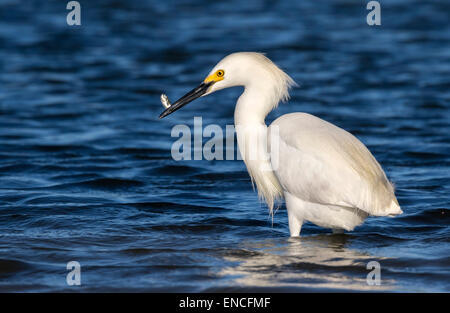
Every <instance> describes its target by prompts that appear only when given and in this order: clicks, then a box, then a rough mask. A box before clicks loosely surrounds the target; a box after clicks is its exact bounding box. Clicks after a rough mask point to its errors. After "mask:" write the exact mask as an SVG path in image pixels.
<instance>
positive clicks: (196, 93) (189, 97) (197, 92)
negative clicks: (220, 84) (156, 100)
mask: <svg viewBox="0 0 450 313" xmlns="http://www.w3.org/2000/svg"><path fill="white" fill-rule="evenodd" d="M213 83H214V82H212V81H211V82H207V83H205V82H203V83H201V84H200V85H199V86H198V87H196V88H194V89H192V90H191V91H189V92H188V93H187V94H185V95H184V96H183V97H181V98H180V99H178V100H177V101H176V102H175V103H173V104H170V102H169V99H168V98H167V96H166V95H165V94H162V95H161V103H162V105H163V106H164V107H166V106H167V108H166V109H165V110H164V112H162V113H161V115H159V118H163V117H165V116H167V115H169V114H171V113H173V112H175V111H176V110H178V109H180V108H182V107H183V106H185V105H186V104H188V103H189V102H191V101H194V100H195V99H197V98H199V97H201V96H203V95H204V94H205V93H206V92H207V91H208V88H209V87H210V86H211V85H212V84H213Z"/></svg>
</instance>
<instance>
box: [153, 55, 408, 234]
mask: <svg viewBox="0 0 450 313" xmlns="http://www.w3.org/2000/svg"><path fill="white" fill-rule="evenodd" d="M293 85H295V82H294V81H293V80H292V79H291V78H290V77H289V76H288V75H287V74H286V73H284V72H283V71H282V70H281V69H280V68H279V67H277V66H276V65H275V64H274V63H273V62H272V61H270V60H269V59H268V58H267V57H265V56H264V55H262V54H260V53H255V52H240V53H233V54H230V55H228V56H227V57H225V58H224V59H222V60H221V61H220V62H219V63H218V64H217V65H216V66H215V67H214V68H213V69H212V70H211V72H210V73H209V75H208V76H207V77H206V78H205V80H204V81H203V82H202V83H201V84H200V85H199V86H198V87H197V88H195V89H193V90H192V91H190V92H189V93H187V94H186V95H185V96H183V97H182V98H180V99H179V100H178V101H176V102H175V103H173V104H170V102H169V101H168V99H167V97H165V96H164V97H163V98H162V99H164V100H163V105H164V106H165V107H166V110H165V111H164V112H163V113H161V115H160V118H163V117H165V116H167V115H169V114H171V113H173V112H175V111H176V110H178V109H179V108H181V107H183V106H184V105H186V104H188V103H189V102H191V101H193V100H195V99H196V98H198V97H201V96H205V95H209V94H211V93H213V92H215V91H217V90H220V89H224V88H228V87H234V86H244V87H245V89H244V92H243V93H242V95H241V96H240V97H239V99H238V101H237V103H236V108H235V111H234V120H235V126H236V133H237V139H238V145H239V149H240V151H241V154H242V157H243V160H244V162H245V164H246V166H247V170H248V172H249V174H250V177H251V178H252V181H253V182H254V184H255V185H256V187H257V189H258V193H259V194H260V196H261V197H262V198H263V199H264V200H265V202H266V203H267V205H268V207H269V209H270V211H271V213H272V214H273V206H274V203H275V201H276V200H277V199H281V198H284V199H285V202H286V208H287V213H288V219H289V231H290V234H291V236H299V235H300V230H301V227H302V224H303V223H304V222H305V221H310V222H312V223H314V224H316V225H318V226H321V227H325V228H330V229H332V230H333V232H338V233H339V232H342V231H351V230H353V229H354V228H355V227H356V226H358V225H360V224H361V223H363V222H364V220H365V219H366V218H367V217H368V216H369V215H371V216H395V215H398V214H401V213H403V212H402V210H401V209H400V206H399V204H398V201H397V199H396V197H395V194H394V188H393V186H392V184H391V183H390V182H389V180H388V179H387V177H386V174H385V173H384V171H383V169H382V168H381V166H380V164H379V163H378V162H377V161H376V160H375V158H374V157H373V155H372V154H371V153H370V151H369V150H368V149H367V148H366V146H365V145H364V144H362V143H361V142H360V141H359V140H358V139H357V138H356V137H355V136H353V135H352V134H350V133H349V132H347V131H345V130H343V129H341V128H339V127H337V126H335V125H333V124H331V123H328V122H326V121H324V120H322V119H320V118H318V117H315V116H312V115H310V114H306V113H290V114H285V115H282V116H280V117H279V118H277V119H276V120H275V121H274V122H273V123H272V124H271V125H270V126H269V127H267V125H266V124H265V121H264V120H265V118H266V116H267V115H268V114H269V112H270V111H272V110H273V109H274V108H275V107H277V106H278V103H279V102H280V101H283V102H285V101H287V100H288V99H289V89H290V87H291V86H293ZM268 147H269V148H271V149H267V148H268ZM252 152H253V153H252Z"/></svg>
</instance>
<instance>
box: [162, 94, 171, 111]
mask: <svg viewBox="0 0 450 313" xmlns="http://www.w3.org/2000/svg"><path fill="white" fill-rule="evenodd" d="M161 103H162V105H163V107H164V108H165V109H168V108H169V107H170V106H171V105H172V104H171V103H170V101H169V98H168V97H167V96H166V95H165V94H164V93H163V94H162V95H161Z"/></svg>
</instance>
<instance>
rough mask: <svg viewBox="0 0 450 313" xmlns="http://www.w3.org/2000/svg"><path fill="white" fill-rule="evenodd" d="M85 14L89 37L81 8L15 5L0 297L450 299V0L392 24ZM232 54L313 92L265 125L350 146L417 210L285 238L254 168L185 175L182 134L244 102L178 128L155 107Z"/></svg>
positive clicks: (270, 15) (285, 4) (320, 7)
mask: <svg viewBox="0 0 450 313" xmlns="http://www.w3.org/2000/svg"><path fill="white" fill-rule="evenodd" d="M80 2H81V6H82V20H81V22H82V25H81V26H74V27H69V26H67V24H66V14H67V12H68V11H67V10H66V8H65V7H66V4H67V1H36V0H35V1H26V2H23V1H14V0H3V1H1V2H0V291H38V292H41V291H250V290H252V291H258V290H264V291H324V290H325V291H331V290H332V291H345V290H370V291H408V292H410V291H427V292H433V291H447V292H448V291H450V271H449V265H450V245H449V242H450V236H449V230H450V229H449V222H450V218H449V215H450V209H449V208H450V196H449V194H450V184H449V178H450V171H449V169H450V157H449V151H450V136H449V133H450V20H449V12H450V3H449V2H448V1H427V2H424V1H419V0H415V1H411V0H397V1H380V2H381V7H382V20H381V21H382V25H381V26H378V27H377V26H372V27H369V26H368V25H367V24H366V14H367V13H368V11H367V10H366V9H365V5H366V2H365V1H317V0H315V1H240V0H233V1H206V0H201V1H187V0H186V1H181V0H179V1H142V0H135V1H115V0H103V1H83V0H81V1H80ZM235 51H259V52H265V53H267V56H268V57H269V58H271V59H272V60H274V61H275V62H276V63H277V64H279V65H280V66H281V67H282V68H283V69H285V70H286V71H287V72H288V73H289V74H290V75H291V76H292V77H293V78H294V79H295V80H296V81H297V82H298V83H299V84H300V88H296V89H294V90H293V91H292V94H291V95H292V99H291V101H290V102H289V103H285V104H282V105H280V107H279V108H278V109H277V110H275V111H274V112H272V113H271V114H270V116H269V117H268V119H267V121H268V122H270V121H272V120H273V119H275V118H276V117H277V116H279V115H281V114H285V113H288V112H295V111H302V112H308V113H311V114H314V115H316V116H318V117H320V118H323V119H325V120H327V121H330V122H332V123H334V124H336V125H338V126H340V127H342V128H344V129H346V130H348V131H350V132H352V133H353V134H355V135H356V136H357V137H358V138H360V139H361V140H362V141H363V142H364V143H365V144H366V145H367V146H368V147H369V149H370V150H371V151H372V153H373V154H374V155H375V157H376V158H377V159H378V161H379V162H380V163H381V164H382V166H383V168H384V169H385V171H386V173H387V175H388V177H389V178H390V179H391V180H392V181H393V182H394V183H395V185H396V193H397V196H398V200H399V202H400V204H401V206H402V209H403V210H404V212H405V213H404V214H403V215H402V216H400V217H397V218H394V219H390V218H370V219H369V220H368V221H367V222H366V223H365V224H363V225H362V226H361V227H358V228H356V230H355V231H354V232H351V233H346V234H344V235H333V234H331V233H330V232H329V231H327V230H324V229H321V228H318V227H316V226H314V225H312V224H306V225H305V226H304V227H303V230H302V235H303V236H302V237H301V238H300V239H290V238H289V232H288V225H287V216H286V210H285V207H284V206H282V207H280V209H279V210H278V211H277V213H276V214H275V216H274V219H273V223H272V220H271V218H270V217H269V215H268V211H267V208H266V207H264V205H262V204H261V203H260V202H259V201H258V198H257V195H256V193H255V192H254V191H253V190H252V186H251V182H250V179H249V177H248V174H247V172H246V169H245V166H244V164H243V163H242V162H241V161H238V160H236V161H207V160H201V161H179V162H177V161H174V160H173V159H172V157H171V153H170V148H171V146H172V144H173V142H174V141H175V140H176V139H177V138H172V137H171V135H170V134H171V129H172V127H173V126H174V125H177V124H187V125H188V126H190V127H193V118H194V116H201V117H202V118H203V124H204V125H207V124H211V123H214V124H218V125H220V126H221V127H223V129H225V125H227V124H233V110H234V102H235V101H236V98H237V96H238V95H239V93H240V92H241V89H232V90H226V91H221V92H220V93H217V94H214V95H211V96H209V97H205V98H202V99H200V100H197V101H196V102H194V103H192V104H190V105H189V106H186V107H185V108H183V109H182V110H180V111H177V112H176V113H174V114H173V115H171V116H169V117H167V118H166V119H164V120H159V119H158V115H159V113H161V111H162V106H161V104H160V102H159V95H160V94H161V93H162V92H165V93H167V94H168V95H169V97H170V98H171V99H175V98H177V97H179V96H181V95H183V94H184V92H186V91H188V90H190V89H192V88H193V87H195V86H196V85H197V84H198V83H199V82H200V81H201V80H202V79H204V77H205V75H206V74H207V73H208V72H209V70H210V69H211V67H212V66H214V65H215V63H216V62H217V61H219V60H220V59H221V58H222V57H223V56H225V55H227V54H228V53H231V52H235ZM205 141H206V139H205ZM69 261H78V262H79V263H80V265H81V286H68V285H67V283H66V275H67V273H68V272H69V271H68V270H67V269H66V265H67V263H68V262H69ZM369 261H377V262H379V263H380V266H381V285H380V286H370V285H368V284H367V282H366V276H367V274H368V273H369V270H367V269H366V265H367V263H368V262H369Z"/></svg>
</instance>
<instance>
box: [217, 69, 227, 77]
mask: <svg viewBox="0 0 450 313" xmlns="http://www.w3.org/2000/svg"><path fill="white" fill-rule="evenodd" d="M224 74H225V71H224V70H218V71H217V72H216V75H217V77H222V76H223V75H224Z"/></svg>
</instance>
